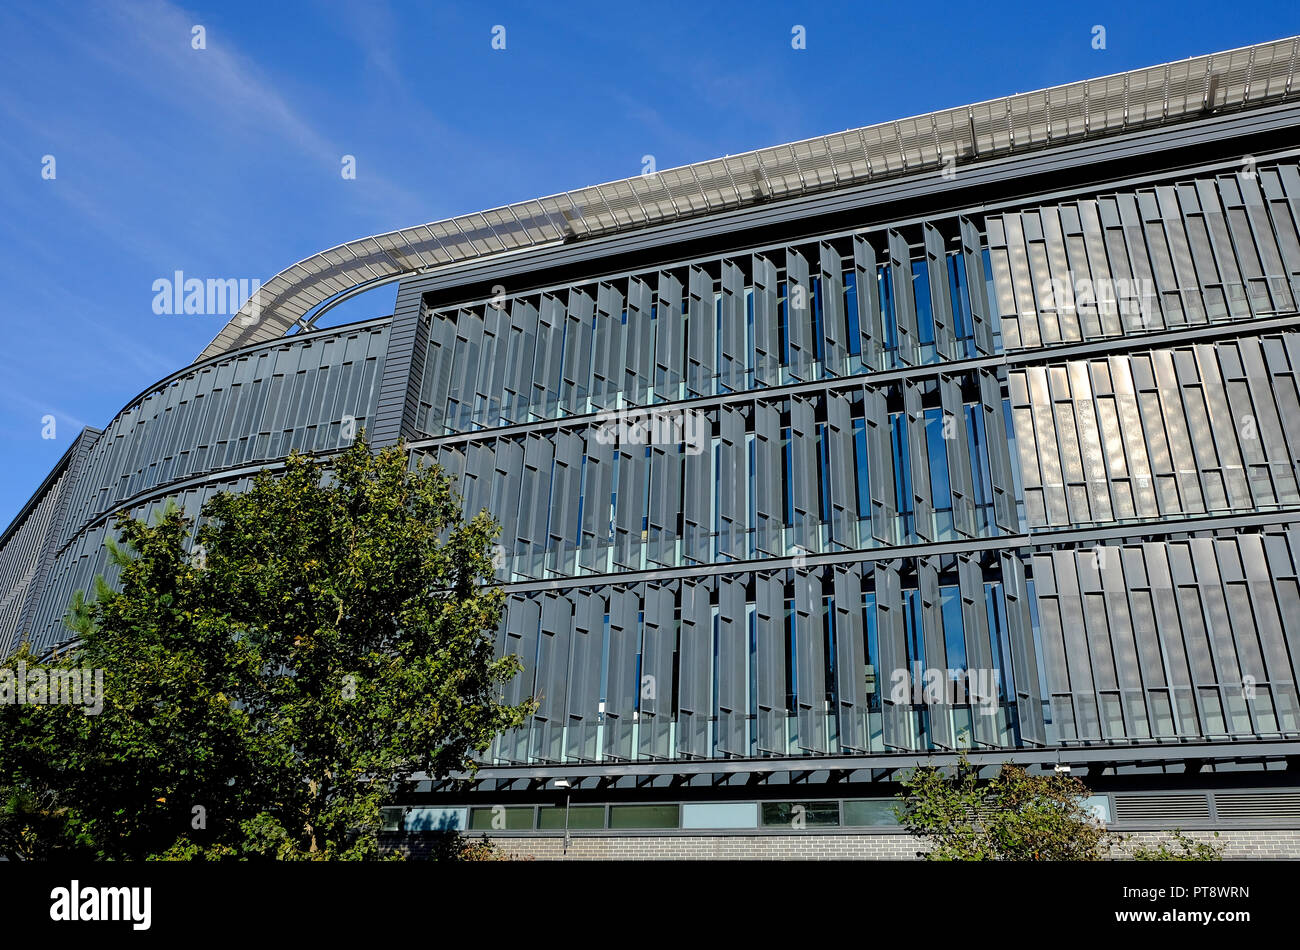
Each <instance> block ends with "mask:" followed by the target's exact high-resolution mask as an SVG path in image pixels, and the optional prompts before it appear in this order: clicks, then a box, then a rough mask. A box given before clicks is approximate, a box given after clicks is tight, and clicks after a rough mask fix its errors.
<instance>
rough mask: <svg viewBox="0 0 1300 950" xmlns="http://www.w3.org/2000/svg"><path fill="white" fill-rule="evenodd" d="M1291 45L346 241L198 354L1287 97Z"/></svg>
mask: <svg viewBox="0 0 1300 950" xmlns="http://www.w3.org/2000/svg"><path fill="white" fill-rule="evenodd" d="M1297 52H1300V37H1290V38H1287V39H1283V40H1276V41H1273V42H1269V43H1260V44H1258V45H1255V46H1247V47H1243V48H1241V49H1236V50H1230V51H1228V52H1222V53H1212V54H1209V55H1206V56H1196V57H1193V58H1191V59H1185V60H1181V61H1179V62H1176V63H1168V64H1166V65H1162V66H1151V67H1147V68H1145V69H1137V70H1133V71H1131V72H1126V73H1117V74H1116V75H1113V76H1105V77H1102V78H1099V79H1088V80H1084V81H1082V82H1074V83H1068V84H1066V85H1062V86H1053V87H1051V88H1049V89H1040V90H1037V91H1036V92H1025V93H1018V94H1016V95H1014V96H1007V97H1005V98H1002V99H993V100H990V101H988V102H980V103H977V104H974V105H969V106H960V107H958V108H955V109H945V110H942V111H939V112H931V113H928V114H926V115H921V116H915V117H913V118H909V119H899V120H897V121H894V122H886V123H882V124H880V125H872V126H867V127H865V128H860V129H850V130H849V131H846V132H836V133H834V134H831V135H823V136H820V137H818V138H811V139H804V140H803V141H801V142H792V143H790V144H788V145H776V146H773V147H770V148H763V149H758V150H757V151H753V152H745V153H743V154H739V155H729V156H727V157H725V158H716V159H713V160H711V161H707V162H698V163H696V164H694V165H683V166H681V167H680V168H672V169H668V170H665V171H659V172H655V173H653V174H646V175H639V176H636V177H634V178H624V179H622V180H620V181H614V182H608V183H606V184H603V185H591V186H589V187H586V188H580V189H578V190H576V191H566V192H563V193H562V194H558V195H551V196H550V197H548V198H536V199H533V200H530V201H522V202H518V203H516V204H511V205H506V206H504V207H501V208H494V209H492V210H490V211H480V212H476V213H474V214H466V215H460V216H458V217H455V218H448V219H447V220H444V221H434V222H431V223H429V224H421V225H418V226H416V227H411V228H403V229H402V230H400V231H390V232H388V233H386V234H377V235H374V236H373V237H367V238H362V239H360V240H357V241H350V242H348V243H347V244H341V245H339V246H338V247H334V248H330V249H329V250H328V251H322V252H320V253H319V254H315V255H313V256H311V257H309V258H307V259H305V260H302V261H299V262H298V263H297V264H294V265H293V266H292V267H289V268H286V269H285V270H283V271H281V272H280V273H278V274H276V275H275V276H274V277H272V278H271V279H270V280H269V281H267V282H266V283H265V284H264V285H263V286H262V288H261V290H260V291H259V293H258V294H256V295H254V298H253V299H251V300H250V301H248V302H246V303H245V304H244V306H243V307H242V308H241V309H240V311H239V313H238V314H236V315H235V316H234V317H233V318H232V319H231V320H230V322H229V323H227V324H226V326H225V327H224V328H223V329H222V330H221V332H220V333H218V334H217V336H216V337H215V338H214V339H213V341H212V342H211V343H209V344H208V346H207V347H206V348H205V349H204V350H203V352H202V353H200V354H199V357H198V359H200V360H203V359H208V358H209V357H213V356H217V355H219V354H221V353H224V352H227V351H229V350H233V349H237V348H239V347H242V346H247V345H249V344H252V343H259V342H264V341H267V340H272V339H276V338H278V337H281V336H283V335H284V334H285V333H287V332H289V331H290V330H292V329H293V328H294V327H295V326H296V327H300V328H308V327H310V326H311V324H312V321H313V320H314V318H315V316H316V315H314V314H313V313H312V312H313V310H315V309H316V308H318V307H319V306H320V305H321V304H324V303H326V302H328V301H331V300H335V299H338V298H341V297H344V296H348V295H350V294H351V293H355V292H358V291H360V290H364V289H366V288H367V287H369V286H373V285H376V284H379V283H386V282H388V281H391V280H394V279H397V278H401V277H404V276H406V275H408V274H414V273H419V272H423V271H428V270H432V269H434V268H442V267H448V266H452V265H456V264H459V263H461V262H464V261H469V260H476V259H480V258H486V257H491V256H493V255H496V254H501V253H505V252H509V251H515V250H520V249H526V248H531V247H538V246H541V245H547V244H555V243H559V242H563V241H566V240H572V239H580V238H588V237H599V236H601V235H608V234H615V233H621V232H627V231H631V230H635V229H637V228H646V227H650V226H652V225H657V224H664V223H669V222H673V221H678V220H681V219H684V218H691V217H697V216H700V215H707V214H714V213H717V212H721V211H728V210H732V209H736V208H741V207H744V206H746V205H750V204H754V203H757V202H762V201H770V200H773V199H780V198H787V197H797V196H800V195H805V194H810V193H813V192H819V191H828V190H833V189H836V188H844V187H849V186H853V185H860V184H863V183H865V182H871V181H876V180H879V179H883V178H890V177H896V176H899V175H903V174H907V173H910V172H916V171H920V170H924V169H933V168H936V167H941V166H942V165H943V164H944V163H945V162H949V161H956V162H963V163H964V162H970V161H978V160H981V159H985V158H990V157H995V156H1002V155H1008V154H1013V153H1017V152H1021V151H1026V150H1029V149H1034V148H1041V147H1043V146H1046V145H1056V144H1060V143H1064V142H1073V141H1078V140H1081V139H1087V138H1092V137H1096V136H1099V135H1105V134H1109V133H1114V132H1118V131H1125V130H1132V129H1136V128H1142V127H1149V126H1153V125H1160V124H1163V123H1167V122H1172V121H1177V120H1179V119H1185V118H1193V117H1196V116H1200V115H1203V114H1205V113H1206V112H1208V111H1211V110H1213V111H1228V110H1233V109H1240V108H1245V107H1248V106H1255V105H1261V104H1266V103H1272V102H1277V101H1281V100H1284V99H1288V98H1292V97H1294V96H1296V95H1297V90H1296V89H1295V86H1294V83H1293V78H1294V75H1295V68H1296V59H1297Z"/></svg>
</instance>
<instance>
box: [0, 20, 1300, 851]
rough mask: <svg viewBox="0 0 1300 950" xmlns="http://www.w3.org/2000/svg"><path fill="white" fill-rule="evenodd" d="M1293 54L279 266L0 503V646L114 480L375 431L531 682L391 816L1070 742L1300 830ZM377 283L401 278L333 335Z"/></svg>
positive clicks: (1027, 97)
mask: <svg viewBox="0 0 1300 950" xmlns="http://www.w3.org/2000/svg"><path fill="white" fill-rule="evenodd" d="M1298 59H1300V38H1290V39H1285V40H1281V41H1277V42H1272V43H1265V44H1261V45H1258V46H1253V47H1249V48H1245V49H1239V50H1233V51H1230V52H1225V53H1217V54H1214V55H1210V56H1201V57H1197V58H1194V59H1189V60H1184V61H1181V62H1177V63H1171V64H1168V65H1162V66H1156V67H1152V68H1148V69H1142V70H1137V71H1134V72H1130V73H1124V74H1120V75H1115V76H1109V77H1105V78H1101V79H1095V80H1090V81H1086V82H1079V83H1074V84H1071V85H1067V86H1059V87H1054V88H1051V89H1046V90H1040V91H1038V92H1032V93H1024V94H1019V95H1015V96H1011V97H1009V98H1006V99H999V100H994V101H991V102H983V103H979V104H976V105H971V106H963V107H960V108H955V109H950V110H946V111H942V112H937V113H933V114H930V115H924V116H919V117H916V118H910V119H903V120H899V121H897V122H890V123H886V124H883V125H878V126H871V127H868V128H862V129H854V130H850V131H847V132H841V133H837V134H834V135H827V136H823V137H820V138H816V139H810V140H807V141H803V142H796V143H792V144H789V145H781V146H776V147H773V148H767V149H762V150H759V151H756V152H750V153H746V154H743V155H733V156H728V157H727V158H724V159H717V160H714V161H710V162H703V163H700V164H697V165H691V166H686V167H683V168H678V169H672V170H669V171H663V172H659V173H656V174H653V175H647V176H640V177H636V178H631V179H627V180H624V181H618V182H613V183H609V184H604V185H599V186H593V187H589V188H584V189H581V190H578V191H574V192H566V193H564V194H562V195H558V196H553V197H550V198H543V199H538V200H535V201H527V202H521V203H518V204H514V205H510V206H507V207H503V208H498V209H494V210H491V211H485V212H482V213H479V214H472V215H466V216H462V217H459V218H456V219H452V220H447V221H440V222H435V223H432V224H427V225H421V226H419V227H413V228H409V229H405V230H402V231H396V232H392V233H389V234H382V235H377V236H374V237H370V238H366V239H364V240H360V241H355V242H352V243H350V244H346V245H343V246H341V247H337V248H334V249H331V250H329V251H325V252H322V253H321V254H318V255H316V256H314V257H312V258H309V259H307V260H305V261H302V262H299V263H298V264H295V265H294V266H293V267H290V268H288V269H287V270H285V271H283V272H281V273H280V274H279V275H277V276H276V277H275V278H273V279H272V280H270V281H269V282H267V284H266V285H265V286H264V288H263V291H262V294H261V296H260V299H259V300H256V301H251V302H250V304H249V305H247V306H246V307H245V309H244V310H243V311H241V312H240V314H239V315H237V316H236V317H235V318H234V319H232V320H231V322H230V324H229V325H228V326H227V327H225V328H224V329H223V330H222V331H221V333H220V334H219V335H218V336H217V338H216V339H215V340H214V341H213V342H212V344H210V345H209V346H208V347H207V349H205V350H204V352H203V353H202V354H200V356H199V358H198V359H197V360H196V361H195V362H194V363H193V364H192V365H190V366H187V367H185V368H183V369H180V370H178V372H176V373H175V374H174V375H173V376H171V377H169V378H167V379H165V380H162V381H161V382H159V383H157V384H155V385H153V386H151V387H150V388H149V389H148V390H146V391H145V392H144V393H141V394H140V396H138V397H137V398H136V399H134V400H132V402H131V403H130V404H128V405H127V406H126V407H125V408H123V410H122V411H121V412H120V413H119V414H118V415H117V416H116V417H115V418H114V419H113V420H111V422H109V424H108V425H107V426H106V427H105V429H104V430H103V431H97V430H92V429H87V430H86V431H85V432H83V433H82V434H81V436H80V438H79V439H78V440H77V441H76V442H75V444H74V445H73V446H72V447H71V448H70V449H69V450H68V453H67V454H66V456H65V457H64V458H63V460H62V461H61V462H60V463H59V465H58V466H57V467H56V468H55V470H54V471H53V472H52V473H51V474H50V476H49V477H48V478H47V479H46V481H45V483H44V484H43V485H42V486H41V487H40V489H39V490H38V491H37V493H36V494H35V495H34V496H33V498H32V500H31V501H30V502H29V503H28V504H27V506H26V507H25V508H24V509H23V511H22V512H21V513H20V514H19V516H18V518H17V519H15V521H14V523H13V524H12V525H11V526H10V527H9V529H8V530H7V531H6V532H5V533H4V535H3V537H0V649H4V648H7V647H12V646H13V645H15V644H16V643H17V642H18V641H19V640H20V639H21V638H23V637H28V638H30V639H32V640H33V641H34V642H35V643H37V644H39V645H41V646H46V647H48V646H53V645H55V644H57V643H59V642H60V641H62V640H64V639H66V638H67V636H68V631H67V630H66V628H65V627H64V626H63V625H62V616H63V614H64V612H65V611H66V608H67V605H68V602H69V600H70V598H71V596H72V593H73V591H75V590H78V589H87V588H89V587H90V586H91V582H92V579H93V577H94V575H95V574H97V573H104V574H106V576H108V577H109V578H110V580H111V579H112V570H111V567H110V566H109V565H107V563H106V557H105V550H104V536H105V531H106V526H107V522H108V521H109V519H110V518H111V515H112V514H113V513H114V512H116V511H118V510H121V509H123V508H125V509H129V510H132V511H134V512H138V513H145V512H147V511H149V510H150V509H152V508H154V507H157V506H159V505H161V504H162V503H163V502H164V501H165V500H166V499H169V498H170V499H174V500H176V501H178V502H179V503H181V504H182V505H183V506H184V507H185V508H186V509H187V510H188V511H189V512H190V513H191V514H196V513H197V511H198V508H199V506H200V505H201V503H202V501H203V500H204V499H205V498H206V497H208V496H209V495H211V494H212V493H213V492H216V491H222V490H229V489H238V488H240V486H241V485H243V484H245V483H246V480H247V479H248V478H249V477H250V476H251V474H252V473H254V472H256V471H257V470H259V469H261V468H264V467H269V468H271V469H272V470H274V469H275V468H276V467H277V466H278V465H279V464H280V460H282V459H283V458H284V457H285V456H286V455H287V454H288V453H289V451H290V450H292V449H301V450H308V451H314V452H325V453H328V452H331V451H336V450H338V449H340V448H341V447H342V446H343V445H345V444H347V443H348V442H349V441H350V438H351V435H352V434H353V433H354V432H355V431H356V429H357V428H358V427H360V426H365V427H366V428H367V429H368V430H369V432H370V433H371V436H372V440H373V441H374V442H375V443H376V444H378V445H389V444H393V443H395V442H397V441H398V440H399V439H404V440H405V441H406V443H407V444H408V445H409V446H410V448H411V451H412V453H413V454H416V455H419V456H422V457H427V458H430V459H433V460H436V461H437V462H438V463H440V464H441V465H442V466H443V467H444V468H445V469H446V470H447V471H448V472H449V473H451V474H452V475H453V476H454V478H455V479H456V480H457V482H458V484H459V487H460V491H461V492H462V494H463V496H464V499H465V505H466V508H467V509H468V510H470V511H477V510H478V509H479V508H482V507H486V508H487V509H488V510H490V511H491V512H492V513H493V514H494V515H495V516H496V517H497V518H498V520H499V521H500V522H501V525H502V534H501V539H500V549H499V555H500V556H499V557H498V559H497V560H498V563H499V564H500V568H499V575H498V579H499V581H500V582H501V583H502V584H504V585H506V589H507V591H508V593H509V599H508V609H507V611H506V613H505V616H504V618H503V622H502V625H501V628H500V630H499V631H497V644H498V650H499V651H500V652H502V653H514V654H517V655H518V656H519V657H520V658H521V659H522V660H523V664H524V672H523V674H522V675H521V676H520V677H518V678H517V679H516V680H515V681H514V682H513V683H512V684H511V685H510V687H509V691H508V692H509V697H508V698H510V699H511V700H513V701H517V700H520V699H522V698H524V697H527V696H536V697H538V698H539V700H540V707H539V709H538V711H537V715H536V716H535V717H534V719H533V720H532V722H531V723H530V724H529V725H528V726H527V727H526V728H524V729H521V730H519V731H517V732H514V733H511V734H509V735H506V736H503V737H502V738H501V739H500V740H499V741H498V742H496V743H495V744H494V746H493V747H492V749H491V750H489V752H488V753H487V754H486V755H485V756H484V757H483V761H482V767H481V768H480V769H479V771H478V772H477V773H476V775H475V776H474V779H473V781H472V782H470V783H462V782H458V781H451V780H449V781H446V782H440V783H425V785H424V786H422V788H421V789H420V791H419V792H418V793H417V794H413V795H412V796H410V798H409V801H408V802H407V803H406V804H405V805H403V807H401V808H400V809H395V810H394V811H393V813H392V815H391V816H390V817H391V821H392V829H393V831H394V832H395V835H394V839H393V840H394V843H396V844H399V845H402V844H404V845H409V846H411V847H414V848H416V849H417V850H418V847H419V841H420V832H421V831H422V830H423V829H426V828H435V827H447V826H449V825H450V826H453V827H457V826H458V827H462V828H467V829H473V830H479V829H482V830H483V831H486V832H488V833H490V834H492V835H493V836H494V837H496V838H498V839H499V840H500V841H503V842H506V843H507V844H508V846H509V847H511V848H515V849H517V850H521V851H531V852H533V853H536V854H539V855H551V854H559V853H561V852H563V851H566V850H567V852H568V853H570V854H578V855H583V856H617V857H635V856H659V857H678V856H709V855H721V856H728V857H741V856H747V855H759V856H867V855H898V856H902V855H907V854H911V853H912V852H913V851H914V850H915V848H914V846H913V845H912V844H911V843H910V842H909V841H908V840H907V839H906V838H905V837H904V836H902V835H900V834H899V832H898V829H897V827H896V825H894V824H893V817H892V812H891V809H890V804H891V802H890V800H889V796H890V795H891V794H892V793H893V791H895V790H896V787H897V786H896V784H895V783H896V782H897V780H898V778H899V775H900V772H901V770H905V769H907V768H909V767H911V766H912V765H915V764H917V763H920V762H926V761H935V762H942V761H948V760H950V759H951V758H952V756H953V755H954V754H955V752H956V750H958V749H962V748H965V749H969V750H971V755H972V758H973V759H974V760H976V761H979V762H982V763H986V764H989V765H990V766H992V765H994V764H996V763H999V762H1002V761H1005V760H1012V761H1018V762H1021V763H1023V764H1026V765H1027V766H1029V767H1031V768H1034V769H1053V768H1067V767H1068V768H1070V769H1072V770H1075V771H1076V773H1077V774H1080V775H1082V776H1084V777H1085V779H1086V780H1087V781H1088V782H1089V784H1090V786H1091V787H1092V788H1093V789H1094V791H1096V792H1097V795H1096V797H1095V799H1094V800H1093V804H1094V805H1095V806H1096V808H1097V810H1098V813H1099V814H1100V815H1102V816H1103V817H1104V818H1105V819H1106V820H1108V821H1110V822H1112V823H1113V824H1114V825H1115V826H1116V827H1117V828H1121V829H1131V830H1158V829H1161V828H1171V827H1174V826H1178V827H1182V828H1184V829H1189V830H1209V829H1217V830H1219V831H1220V832H1221V833H1222V834H1223V836H1224V838H1223V840H1225V841H1227V842H1228V844H1229V847H1230V851H1229V853H1230V854H1256V853H1258V854H1266V853H1281V854H1291V855H1300V783H1297V771H1296V768H1297V762H1300V759H1298V758H1297V756H1300V703H1298V701H1297V693H1296V682H1297V678H1298V677H1300V580H1298V578H1297V569H1298V568H1300V482H1298V481H1297V479H1298V478H1300V388H1298V385H1300V378H1298V374H1300V309H1298V308H1297V300H1300V147H1298V146H1297V142H1298V141H1300V138H1298V137H1297V132H1298V131H1300V77H1297V76H1296V71H1297V70H1296V66H1297V60H1298ZM390 282H396V283H397V285H398V290H397V302H396V307H395V309H394V312H393V313H392V314H391V315H386V316H383V317H381V318H379V319H375V320H371V321H367V322H363V323H354V324H349V325H346V326H342V327H336V328H332V329H315V328H314V327H315V322H316V320H317V319H318V318H319V317H320V316H321V315H322V314H324V313H326V312H327V311H328V310H329V309H330V307H332V306H333V305H335V304H336V303H338V302H340V301H342V300H344V299H347V298H348V297H350V296H352V295H354V294H357V293H360V292H362V291H365V290H368V289H370V288H372V287H375V286H377V285H380V284H383V283H390ZM557 783H559V784H557ZM566 822H567V825H566ZM566 826H567V828H568V830H569V834H568V835H566V834H565V828H566ZM401 832H404V833H405V836H403V835H401V834H398V833H401ZM568 839H571V840H568ZM566 841H568V843H565V842H566ZM1270 849H1272V850H1270Z"/></svg>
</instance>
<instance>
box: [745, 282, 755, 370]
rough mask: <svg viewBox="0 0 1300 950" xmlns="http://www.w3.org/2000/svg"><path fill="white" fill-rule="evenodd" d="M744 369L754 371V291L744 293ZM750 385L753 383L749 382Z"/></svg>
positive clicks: (749, 290)
mask: <svg viewBox="0 0 1300 950" xmlns="http://www.w3.org/2000/svg"><path fill="white" fill-rule="evenodd" d="M745 369H747V370H749V371H750V372H751V373H752V372H753V371H754V289H753V288H752V287H751V288H749V289H748V290H746V291H745ZM750 383H751V385H752V383H753V381H752V380H750Z"/></svg>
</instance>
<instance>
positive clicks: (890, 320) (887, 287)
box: [876, 264, 898, 366]
mask: <svg viewBox="0 0 1300 950" xmlns="http://www.w3.org/2000/svg"><path fill="white" fill-rule="evenodd" d="M876 287H877V290H878V293H879V295H880V322H881V326H882V329H883V331H884V338H885V346H884V349H885V352H886V353H888V354H889V365H891V366H897V365H898V322H897V318H896V317H895V315H894V282H893V280H892V279H891V277H890V273H889V265H888V264H881V265H880V266H879V267H877V268H876Z"/></svg>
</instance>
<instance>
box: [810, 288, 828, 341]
mask: <svg viewBox="0 0 1300 950" xmlns="http://www.w3.org/2000/svg"><path fill="white" fill-rule="evenodd" d="M812 298H813V352H814V353H816V354H817V359H818V361H821V360H823V359H825V358H826V355H825V353H824V351H823V350H824V347H825V343H826V340H825V334H824V333H823V332H822V328H823V327H824V326H825V320H826V315H825V314H824V313H823V312H822V279H821V278H820V277H814V278H813V279H812Z"/></svg>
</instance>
